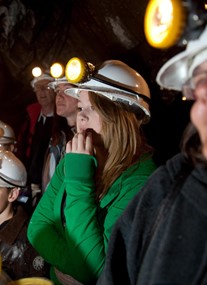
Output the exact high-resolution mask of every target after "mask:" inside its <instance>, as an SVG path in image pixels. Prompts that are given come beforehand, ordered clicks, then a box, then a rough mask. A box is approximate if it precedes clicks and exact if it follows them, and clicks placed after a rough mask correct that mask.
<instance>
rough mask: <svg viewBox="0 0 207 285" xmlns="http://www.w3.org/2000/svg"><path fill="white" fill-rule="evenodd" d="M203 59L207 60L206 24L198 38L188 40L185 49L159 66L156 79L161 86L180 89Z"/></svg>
mask: <svg viewBox="0 0 207 285" xmlns="http://www.w3.org/2000/svg"><path fill="white" fill-rule="evenodd" d="M205 60H207V26H206V27H205V29H204V31H203V32H202V34H201V35H200V37H199V38H198V39H196V40H192V41H189V43H188V45H187V48H186V50H185V51H183V52H181V53H179V54H177V55H176V56H174V57H173V58H171V59H170V60H169V61H167V62H166V63H165V64H164V65H163V66H162V67H161V69H160V70H159V72H158V74H157V77H156V81H157V83H158V84H159V85H160V86H161V87H163V88H166V89H172V90H176V91H181V90H182V86H183V84H184V83H185V82H186V81H187V80H188V79H189V78H190V77H191V76H192V74H193V71H194V69H195V68H196V67H197V66H198V65H200V64H201V63H202V62H204V61H205Z"/></svg>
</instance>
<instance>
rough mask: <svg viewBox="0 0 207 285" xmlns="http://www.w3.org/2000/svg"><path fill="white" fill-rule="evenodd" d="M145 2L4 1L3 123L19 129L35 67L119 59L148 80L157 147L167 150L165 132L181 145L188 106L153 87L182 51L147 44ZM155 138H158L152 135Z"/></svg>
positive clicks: (0, 45) (0, 41)
mask: <svg viewBox="0 0 207 285" xmlns="http://www.w3.org/2000/svg"><path fill="white" fill-rule="evenodd" d="M147 3H148V1H147V0H102V1H97V0H76V1H72V0H0V83H1V84H0V98H1V105H0V106H1V107H0V112H1V119H4V120H6V121H7V122H8V123H10V124H11V125H13V126H14V128H15V130H17V131H18V128H19V125H21V123H22V119H23V113H24V109H25V107H26V105H28V104H29V103H30V102H32V101H34V100H35V97H34V94H33V93H32V90H31V87H30V80H31V79H32V76H31V69H32V67H33V66H34V65H36V64H39V65H41V66H43V67H45V68H48V67H49V66H50V65H51V64H52V63H54V61H60V62H62V63H63V64H66V63H67V61H68V60H69V59H70V58H71V57H73V56H80V57H83V58H84V59H86V60H89V61H91V62H93V63H94V64H99V63H101V62H102V61H104V60H106V59H120V60H123V61H124V62H126V63H127V64H129V65H130V66H131V67H133V68H135V69H136V70H137V71H139V72H140V73H141V74H142V75H143V76H144V77H145V78H146V80H147V81H148V83H149V85H150V88H151V91H152V102H153V104H152V114H154V120H153V122H154V124H155V125H156V137H159V136H160V138H161V139H160V141H154V144H155V145H159V147H160V148H162V149H168V148H169V147H168V146H167V144H168V142H166V140H163V139H162V138H163V132H165V135H168V138H169V140H170V139H171V138H172V136H173V138H175V137H176V136H177V137H178V139H177V141H178V140H179V138H180V134H181V132H182V129H183V126H184V125H185V123H186V121H187V120H188V108H189V107H188V105H186V104H185V106H183V103H182V102H181V100H180V99H175V98H177V97H175V96H174V95H175V93H173V92H171V94H170V95H171V96H169V91H163V90H160V89H159V87H158V86H157V85H156V83H155V76H156V73H157V71H158V69H159V68H160V67H161V65H162V64H163V63H164V62H165V61H166V60H167V59H168V58H170V57H171V56H172V55H174V54H175V53H176V52H177V51H178V48H177V47H173V48H171V49H168V50H162V51H160V50H156V49H153V48H152V47H150V46H149V45H148V43H147V42H146V40H145V36H144V32H143V19H144V13H145V9H146V5H147ZM163 98H165V99H166V98H173V101H172V100H163ZM180 109H181V110H182V111H179V110H180ZM186 109H187V112H186V115H185V114H184V113H185V112H183V110H186ZM179 112H180V113H179ZM179 114H180V115H179ZM152 117H153V116H152ZM164 121H165V123H166V122H167V127H165V124H164ZM153 130H154V127H153ZM166 130H167V131H166ZM174 132H175V134H174ZM168 133H169V134H168ZM151 134H152V135H151V136H154V132H152V133H151ZM177 141H176V143H177Z"/></svg>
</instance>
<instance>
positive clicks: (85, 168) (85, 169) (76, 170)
mask: <svg viewBox="0 0 207 285" xmlns="http://www.w3.org/2000/svg"><path fill="white" fill-rule="evenodd" d="M96 168H97V160H96V158H95V157H94V156H92V155H88V154H82V153H67V154H66V155H65V178H66V179H67V180H68V179H69V180H79V181H82V182H84V181H85V182H89V181H91V179H93V177H94V174H95V171H96Z"/></svg>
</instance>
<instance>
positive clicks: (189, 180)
mask: <svg viewBox="0 0 207 285" xmlns="http://www.w3.org/2000/svg"><path fill="white" fill-rule="evenodd" d="M206 39H207V27H206V28H205V30H204V31H203V33H202V34H201V35H200V37H199V38H198V39H196V40H192V41H189V43H188V45H187V48H186V50H185V51H183V52H181V53H180V54H178V55H176V56H175V57H173V58H172V59H170V60H169V61H168V62H167V63H166V64H165V65H164V66H163V67H162V68H161V69H160V71H159V72H158V75H157V81H158V83H159V84H160V85H161V86H162V87H165V88H168V89H175V90H180V91H181V90H182V91H183V95H184V96H185V97H186V98H187V99H191V100H194V103H193V104H192V107H191V111H190V118H191V122H190V125H189V126H188V127H187V129H186V130H185V132H184V136H183V142H182V149H181V153H179V154H178V155H176V156H174V157H173V158H172V159H170V160H168V161H167V162H166V164H165V165H163V166H161V167H159V168H158V169H157V170H156V171H155V172H154V173H153V174H152V175H151V177H150V178H149V179H148V182H147V183H146V185H145V186H144V187H143V189H142V190H141V192H140V193H139V195H137V196H136V197H135V198H134V199H133V201H132V202H131V203H130V205H129V206H128V207H127V209H126V210H125V212H124V213H123V215H122V216H121V217H120V219H119V220H118V221H117V223H116V225H115V228H114V231H113V233H112V235H111V239H110V241H109V247H108V253H107V257H106V263H105V268H104V270H103V273H102V275H101V277H100V279H99V280H98V282H97V285H115V284H116V285H118V284H119V285H120V284H133V285H135V284H137V285H138V284H140V285H143V284H147V285H155V284H160V285H161V284H162V285H165V284H174V285H175V284H179V285H187V284H188V285H202V284H203V285H204V284H207V270H206V264H207V263H206V260H207V248H206V237H207V207H206V205H207V40H206Z"/></svg>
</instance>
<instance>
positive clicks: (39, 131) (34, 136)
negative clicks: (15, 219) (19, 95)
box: [17, 72, 55, 207]
mask: <svg viewBox="0 0 207 285" xmlns="http://www.w3.org/2000/svg"><path fill="white" fill-rule="evenodd" d="M52 81H54V78H53V77H51V76H50V75H49V74H47V73H46V72H45V73H43V74H42V75H40V76H39V77H35V78H34V79H33V80H32V81H31V86H32V88H33V90H34V92H35V95H36V99H37V102H35V103H33V104H31V105H29V106H28V107H27V115H26V117H25V121H24V124H23V126H22V127H21V129H20V131H19V134H18V146H17V157H18V158H19V159H20V160H21V161H22V162H23V163H24V165H25V167H26V169H27V176H28V177H27V180H28V184H29V185H30V187H31V194H32V205H33V206H34V207H35V206H36V204H37V203H38V201H39V196H41V189H42V170H43V164H44V158H45V155H46V151H47V148H48V146H49V142H50V139H51V136H52V128H53V122H54V108H55V93H54V91H53V90H52V89H51V88H49V86H48V84H49V83H50V82H52Z"/></svg>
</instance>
